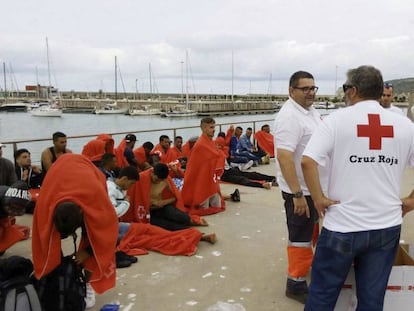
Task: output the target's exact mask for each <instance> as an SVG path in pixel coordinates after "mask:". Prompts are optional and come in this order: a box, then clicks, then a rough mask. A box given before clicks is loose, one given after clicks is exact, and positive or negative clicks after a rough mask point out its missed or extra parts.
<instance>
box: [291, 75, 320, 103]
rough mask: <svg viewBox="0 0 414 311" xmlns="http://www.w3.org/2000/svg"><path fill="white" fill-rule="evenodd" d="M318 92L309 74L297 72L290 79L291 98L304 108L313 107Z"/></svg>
mask: <svg viewBox="0 0 414 311" xmlns="http://www.w3.org/2000/svg"><path fill="white" fill-rule="evenodd" d="M317 91H318V87H317V86H315V81H314V79H313V76H312V75H311V74H310V73H309V72H306V71H297V72H295V73H294V74H293V75H292V76H291V77H290V80H289V96H290V97H291V98H292V99H293V100H294V101H295V102H297V103H298V104H299V105H301V106H302V107H303V108H305V109H309V108H310V107H311V106H312V104H313V102H314V100H315V96H316V92H317Z"/></svg>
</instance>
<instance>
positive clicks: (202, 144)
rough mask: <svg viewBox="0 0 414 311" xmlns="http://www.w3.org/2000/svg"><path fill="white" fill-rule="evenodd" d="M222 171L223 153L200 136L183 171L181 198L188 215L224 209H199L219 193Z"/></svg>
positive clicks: (210, 141)
mask: <svg viewBox="0 0 414 311" xmlns="http://www.w3.org/2000/svg"><path fill="white" fill-rule="evenodd" d="M223 169H224V153H223V152H221V151H220V150H218V149H217V147H216V144H215V142H214V141H213V140H211V139H209V138H208V137H207V136H205V135H201V136H200V138H199V139H198V140H197V142H196V143H195V145H194V147H193V149H192V153H191V158H190V159H189V161H188V164H187V169H186V171H185V177H184V186H183V189H182V192H181V194H182V197H183V201H184V205H185V206H186V207H188V208H190V214H197V215H210V214H215V213H218V212H221V211H224V209H225V203H224V201H223V200H221V206H212V207H209V208H200V205H201V204H202V203H203V202H204V201H206V200H207V199H208V198H209V197H211V196H212V195H214V194H215V193H220V184H219V176H221V174H222V172H223Z"/></svg>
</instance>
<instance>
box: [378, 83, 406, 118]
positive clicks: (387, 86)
mask: <svg viewBox="0 0 414 311" xmlns="http://www.w3.org/2000/svg"><path fill="white" fill-rule="evenodd" d="M392 100H393V88H392V84H391V83H387V82H386V83H384V91H383V92H382V96H381V100H380V104H381V106H382V107H383V108H385V109H389V111H392V112H395V113H398V114H400V115H404V112H403V111H402V109H400V108H398V107H396V106H394V105H393V104H391V102H392Z"/></svg>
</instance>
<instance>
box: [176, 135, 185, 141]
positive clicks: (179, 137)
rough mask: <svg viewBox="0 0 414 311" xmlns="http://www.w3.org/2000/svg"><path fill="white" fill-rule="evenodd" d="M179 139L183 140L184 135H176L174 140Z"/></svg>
mask: <svg viewBox="0 0 414 311" xmlns="http://www.w3.org/2000/svg"><path fill="white" fill-rule="evenodd" d="M177 139H181V140H183V137H182V136H175V138H174V141H176V140H177Z"/></svg>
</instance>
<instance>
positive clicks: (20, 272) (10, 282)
mask: <svg viewBox="0 0 414 311" xmlns="http://www.w3.org/2000/svg"><path fill="white" fill-rule="evenodd" d="M32 273H33V263H32V261H31V260H30V259H27V258H24V257H20V256H11V257H9V258H5V259H0V311H42V308H41V305H40V301H39V297H38V296H37V293H36V290H35V288H34V287H33V284H32V283H31V278H30V275H31V274H32Z"/></svg>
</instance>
